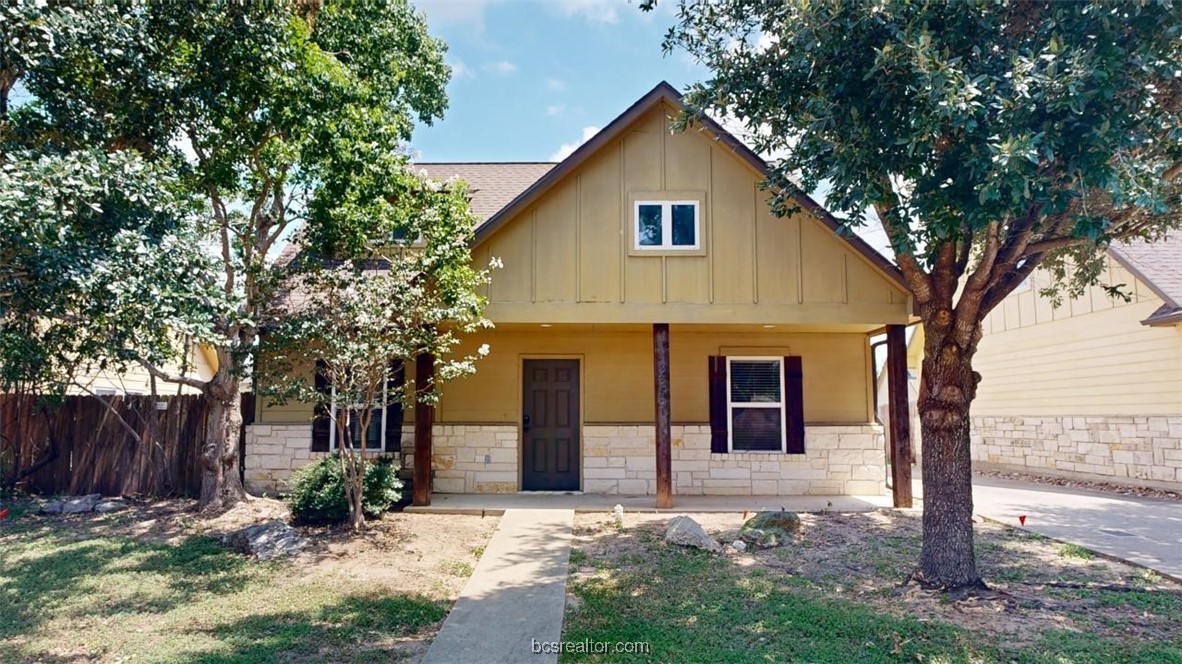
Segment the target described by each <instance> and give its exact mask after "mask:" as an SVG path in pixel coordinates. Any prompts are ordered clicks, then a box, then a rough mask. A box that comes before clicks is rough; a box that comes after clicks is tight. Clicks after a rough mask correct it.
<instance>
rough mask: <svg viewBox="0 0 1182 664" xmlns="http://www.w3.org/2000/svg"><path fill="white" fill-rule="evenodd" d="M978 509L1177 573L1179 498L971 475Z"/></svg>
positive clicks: (1181, 554) (1181, 539)
mask: <svg viewBox="0 0 1182 664" xmlns="http://www.w3.org/2000/svg"><path fill="white" fill-rule="evenodd" d="M973 508H974V512H976V513H977V514H978V515H980V516H983V517H986V518H988V519H992V520H995V521H1000V522H1001V523H1004V524H1006V525H1010V526H1015V527H1016V526H1018V516H1019V515H1022V514H1025V515H1026V529H1027V530H1031V531H1033V532H1036V533H1039V534H1040V535H1046V536H1047V537H1053V538H1055V539H1058V540H1063V541H1065V542H1072V543H1075V544H1078V545H1080V546H1083V547H1086V548H1088V549H1092V550H1093V551H1097V552H1099V553H1103V554H1105V555H1109V556H1113V557H1116V558H1120V559H1122V560H1128V561H1130V562H1133V563H1136V564H1138V565H1143V566H1145V567H1148V568H1150V569H1153V570H1156V571H1158V572H1161V573H1163V574H1165V575H1168V576H1171V577H1173V578H1175V579H1182V503H1177V502H1172V501H1164V500H1153V499H1150V498H1137V497H1133V496H1121V495H1115V494H1110V493H1101V492H1096V491H1087V490H1085V489H1074V488H1065V487H1059V486H1053V485H1045V484H1033V483H1027V482H1015V481H1010V480H1000V479H994V478H982V477H977V478H974V479H973Z"/></svg>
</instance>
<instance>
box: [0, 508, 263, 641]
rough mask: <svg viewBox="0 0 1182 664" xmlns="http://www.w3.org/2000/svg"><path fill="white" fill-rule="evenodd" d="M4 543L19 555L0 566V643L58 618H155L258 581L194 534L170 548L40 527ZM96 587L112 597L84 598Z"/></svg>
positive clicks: (231, 555)
mask: <svg viewBox="0 0 1182 664" xmlns="http://www.w3.org/2000/svg"><path fill="white" fill-rule="evenodd" d="M10 544H11V547H12V548H10V549H9V550H10V551H13V552H16V553H19V554H20V556H19V557H18V558H17V559H16V560H13V561H10V560H5V562H4V564H3V565H2V566H0V581H2V583H0V599H2V600H3V601H2V602H0V603H2V604H3V605H4V607H5V609H4V620H2V621H0V639H5V638H10V637H13V636H18V635H21V634H27V633H29V632H31V631H33V630H35V629H36V628H37V626H38V625H39V624H41V623H42V622H46V621H49V620H52V619H54V618H60V617H62V616H67V617H80V616H112V615H118V614H124V613H161V612H165V611H169V610H171V609H173V608H175V607H177V606H180V605H182V604H185V603H187V602H190V601H192V600H193V599H194V597H197V596H200V595H205V594H229V593H235V592H240V591H241V590H242V589H243V587H244V586H246V585H248V584H249V583H251V582H252V580H255V579H258V578H259V577H260V576H261V575H262V573H261V572H262V571H261V569H260V568H259V567H258V564H257V563H253V562H251V561H249V560H248V559H247V558H245V557H243V556H241V555H239V554H237V553H235V552H232V551H229V550H227V549H225V548H223V547H221V546H220V545H218V543H217V542H216V541H214V540H212V539H210V538H208V537H200V536H193V537H189V538H186V539H184V540H183V541H181V542H180V543H179V544H178V545H176V546H172V545H168V544H162V543H155V542H143V541H137V540H131V539H125V538H96V539H90V540H75V539H73V538H72V537H68V536H63V535H62V534H61V533H57V532H55V531H53V530H51V529H39V530H37V531H35V532H30V533H26V537H25V538H24V539H22V540H20V541H19V542H18V541H13V542H11V543H9V542H5V543H4V546H6V547H8V546H10ZM95 584H106V585H108V586H113V587H114V590H115V594H116V597H114V598H111V597H109V593H108V592H104V593H102V594H96V593H92V592H90V590H89V589H90V588H91V587H93V586H94V585H95Z"/></svg>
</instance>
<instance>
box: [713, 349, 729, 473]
mask: <svg viewBox="0 0 1182 664" xmlns="http://www.w3.org/2000/svg"><path fill="white" fill-rule="evenodd" d="M709 360H710V451H711V452H714V453H716V454H726V452H727V411H726V358H725V357H723V356H721V355H712V356H710V358H709Z"/></svg>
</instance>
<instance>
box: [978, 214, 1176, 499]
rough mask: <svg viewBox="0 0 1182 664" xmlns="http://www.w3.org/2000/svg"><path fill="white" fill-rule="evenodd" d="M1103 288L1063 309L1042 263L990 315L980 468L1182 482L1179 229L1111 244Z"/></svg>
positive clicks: (981, 366) (981, 365)
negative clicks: (1116, 294) (1120, 289)
mask: <svg viewBox="0 0 1182 664" xmlns="http://www.w3.org/2000/svg"><path fill="white" fill-rule="evenodd" d="M1103 281H1104V282H1106V283H1109V284H1123V285H1124V289H1125V290H1126V291H1128V292H1130V293H1131V294H1132V301H1131V302H1129V303H1125V302H1122V301H1120V300H1113V299H1112V298H1110V297H1109V296H1108V294H1107V293H1106V292H1105V291H1104V290H1103V289H1102V288H1100V287H1098V286H1097V287H1092V288H1089V289H1088V290H1087V291H1086V292H1085V293H1084V294H1083V295H1082V296H1081V297H1078V298H1074V299H1068V300H1065V301H1064V302H1063V304H1062V306H1061V307H1060V308H1058V309H1055V308H1053V307H1052V306H1051V302H1050V301H1049V300H1048V299H1047V298H1045V297H1042V296H1041V295H1039V291H1040V290H1041V289H1042V288H1044V287H1045V286H1046V285H1047V284H1048V283H1049V276H1048V275H1047V274H1045V273H1042V272H1036V273H1035V274H1034V275H1033V276H1032V278H1031V279H1030V281H1029V283H1028V284H1024V285H1023V287H1021V288H1020V289H1019V290H1018V291H1016V292H1014V293H1012V294H1011V295H1010V296H1009V297H1008V298H1006V299H1005V300H1004V301H1003V302H1002V304H1001V305H999V306H998V308H997V309H995V310H994V311H993V312H992V313H991V314H990V315H989V316H988V317H987V318H986V319H985V324H984V337H983V338H982V340H981V345H980V350H979V351H978V353H977V356H976V358H975V360H974V366H975V368H976V369H977V371H979V372H980V373H981V376H982V380H981V385H980V387H979V389H978V392H977V399H976V401H975V402H974V403H973V448H972V449H973V459H974V462H975V466H976V467H977V468H985V469H1004V470H1019V471H1026V472H1032V473H1040V474H1048V475H1068V476H1072V477H1080V478H1086V479H1092V480H1103V481H1110V482H1117V483H1136V484H1141V485H1157V486H1163V487H1168V488H1172V489H1179V488H1182V233H1180V232H1177V231H1175V232H1174V233H1173V235H1171V236H1170V237H1169V238H1167V239H1166V240H1163V241H1161V242H1157V243H1152V244H1150V243H1145V242H1140V241H1138V242H1134V243H1131V244H1119V245H1114V246H1112V247H1111V248H1110V249H1109V251H1108V266H1107V274H1105V275H1104V278H1103Z"/></svg>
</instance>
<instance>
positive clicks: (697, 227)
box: [632, 200, 702, 251]
mask: <svg viewBox="0 0 1182 664" xmlns="http://www.w3.org/2000/svg"><path fill="white" fill-rule="evenodd" d="M642 205H659V206H660V207H661V244H641V243H640V206H642ZM674 205H692V206H693V208H694V243H693V244H692V245H690V244H673V206H674ZM632 248H633V249H635V250H636V251H699V250H701V248H702V204H701V201H697V200H676V201H673V200H668V201H654V200H638V201H636V202H635V203H633V205H632Z"/></svg>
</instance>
